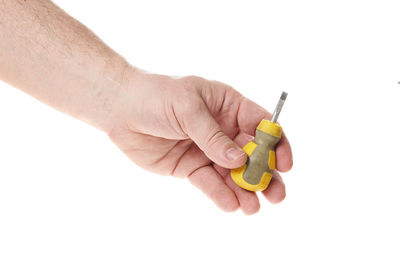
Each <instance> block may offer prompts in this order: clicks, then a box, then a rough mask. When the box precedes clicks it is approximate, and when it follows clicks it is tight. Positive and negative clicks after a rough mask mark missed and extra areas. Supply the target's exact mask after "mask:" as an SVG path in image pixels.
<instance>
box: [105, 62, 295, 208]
mask: <svg viewBox="0 0 400 267" xmlns="http://www.w3.org/2000/svg"><path fill="white" fill-rule="evenodd" d="M128 69H129V70H128V71H127V72H126V74H125V79H124V81H123V82H122V83H121V87H120V90H121V92H119V94H117V95H119V96H118V99H117V100H116V101H114V104H113V105H114V110H115V112H114V115H113V116H114V126H113V127H112V129H111V131H110V132H109V136H110V138H111V140H112V141H113V142H114V143H115V144H116V145H117V146H118V147H119V148H120V149H121V150H122V151H123V152H124V153H125V154H126V155H127V156H128V157H129V158H130V159H131V160H132V161H133V162H135V163H136V164H137V165H139V166H141V167H143V168H144V169H147V170H150V171H152V172H155V173H158V174H162V175H171V176H175V177H188V179H189V181H190V182H191V183H192V184H193V185H195V186H196V187H198V188H199V189H201V190H202V191H203V192H204V193H205V194H206V195H207V196H208V197H210V198H211V199H212V200H213V201H214V202H215V204H216V205H217V206H218V207H219V208H221V209H222V210H224V211H234V210H236V209H238V208H239V207H240V208H241V209H242V210H243V212H244V213H246V214H253V213H256V212H257V211H258V210H259V208H260V203H259V199H258V197H257V195H256V193H255V192H249V191H247V190H244V189H242V188H240V187H239V186H237V185H236V184H235V183H234V182H233V180H232V178H231V177H230V169H232V168H237V167H240V166H241V165H243V164H244V163H245V162H246V159H247V155H246V154H245V153H244V151H243V150H242V149H241V148H240V147H243V146H244V145H245V144H246V143H248V142H249V141H251V140H252V139H253V135H254V133H255V129H256V127H257V125H258V123H259V122H260V120H261V119H263V118H270V117H271V114H270V113H268V112H267V111H265V110H264V109H263V108H261V107H260V106H258V105H257V104H255V103H254V102H252V101H250V100H248V99H246V98H245V97H243V96H242V95H241V94H239V93H238V92H237V91H235V90H234V89H232V88H231V87H230V86H228V85H226V84H223V83H220V82H216V81H208V80H205V79H203V78H200V77H194V76H190V77H183V78H172V77H169V76H163V75H156V74H150V73H145V72H142V71H139V70H134V69H132V68H130V67H129V68H128ZM232 140H233V141H232ZM276 156H277V170H278V171H280V172H285V171H288V170H290V168H291V167H292V152H291V148H290V145H289V142H288V140H287V138H286V136H285V135H284V134H283V136H282V139H281V141H280V143H279V144H278V146H277V148H276ZM262 194H263V195H264V196H265V197H266V198H267V199H268V200H269V201H270V202H272V203H278V202H280V201H282V200H283V199H284V198H285V194H286V193H285V185H284V183H283V181H282V178H281V176H280V175H279V173H278V172H275V173H274V176H273V178H272V181H271V183H270V185H269V187H268V188H267V189H266V190H265V191H263V192H262Z"/></svg>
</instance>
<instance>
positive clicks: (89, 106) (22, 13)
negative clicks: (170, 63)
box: [0, 0, 132, 132]
mask: <svg viewBox="0 0 400 267" xmlns="http://www.w3.org/2000/svg"><path fill="white" fill-rule="evenodd" d="M127 68H128V65H127V63H126V62H125V60H124V59H123V58H122V57H120V56H119V55H118V54H117V53H115V52H114V51H113V50H111V49H110V48H109V47H108V46H107V45H105V44H104V43H103V42H102V41H101V40H100V39H99V38H97V37H96V36H95V35H94V34H93V33H92V32H91V31H90V30H89V29H87V28H86V27H85V26H84V25H82V24H81V23H79V22H78V21H76V20H75V19H73V18H71V17H70V16H68V15H67V14H66V13H65V12H64V11H62V10H61V9H60V8H58V7H57V6H56V5H54V4H53V3H52V2H51V1H46V0H29V1H23V0H13V1H9V0H0V78H1V79H3V80H5V81H6V82H8V83H10V84H12V85H14V86H15V87H17V88H20V89H22V90H23V91H25V92H27V93H28V94H30V95H32V96H34V97H35V98H37V99H39V100H40V101H42V102H44V103H46V104H49V105H51V106H53V107H55V108H57V109H59V110H60V111H62V112H65V113H68V114H70V115H72V116H74V117H77V118H79V119H81V120H84V121H86V122H88V123H90V124H92V125H94V126H96V127H97V128H100V129H102V130H104V131H106V132H109V131H110V129H111V127H112V122H111V116H112V115H111V114H112V113H113V105H111V104H110V101H112V100H111V99H116V94H117V93H118V89H119V87H120V83H121V82H122V79H123V75H124V70H125V69H127ZM129 68H130V69H132V67H129Z"/></svg>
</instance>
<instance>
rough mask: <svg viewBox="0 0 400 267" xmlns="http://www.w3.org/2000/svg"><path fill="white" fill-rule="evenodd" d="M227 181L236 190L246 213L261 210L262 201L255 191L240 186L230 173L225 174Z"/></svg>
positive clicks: (250, 213) (241, 206)
mask: <svg viewBox="0 0 400 267" xmlns="http://www.w3.org/2000/svg"><path fill="white" fill-rule="evenodd" d="M225 182H226V184H227V185H228V186H229V188H230V189H232V191H233V192H235V194H236V197H237V199H238V201H239V205H240V208H241V209H242V211H243V213H244V214H246V215H252V214H254V213H257V212H258V211H259V210H260V201H259V200H258V197H257V194H256V193H255V192H250V191H247V190H245V189H243V188H241V187H240V186H238V185H237V184H236V183H235V182H234V181H233V180H232V178H231V175H230V173H229V174H228V175H227V176H225Z"/></svg>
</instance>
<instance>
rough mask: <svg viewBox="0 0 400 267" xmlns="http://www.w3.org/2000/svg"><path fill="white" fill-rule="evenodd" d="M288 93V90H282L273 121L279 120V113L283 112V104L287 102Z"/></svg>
mask: <svg viewBox="0 0 400 267" xmlns="http://www.w3.org/2000/svg"><path fill="white" fill-rule="evenodd" d="M287 95H288V94H287V93H286V92H282V94H281V98H279V102H278V104H277V105H276V108H275V110H274V113H273V114H272V119H271V121H272V122H276V121H277V120H278V117H279V114H280V113H281V110H282V107H283V104H285V100H286V97H287Z"/></svg>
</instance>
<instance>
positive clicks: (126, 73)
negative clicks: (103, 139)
mask: <svg viewBox="0 0 400 267" xmlns="http://www.w3.org/2000/svg"><path fill="white" fill-rule="evenodd" d="M136 71H137V69H136V68H135V67H133V66H131V65H130V64H129V63H128V62H127V61H126V60H125V59H124V58H122V57H121V56H119V55H116V56H114V57H113V58H112V59H110V60H108V61H107V62H106V66H105V67H104V68H103V69H102V70H101V71H100V72H99V73H98V74H97V76H98V78H97V79H96V82H95V83H94V86H93V88H92V90H93V103H91V104H89V105H88V106H87V107H86V108H87V112H86V114H84V113H83V114H81V115H82V116H79V115H78V117H79V119H81V120H84V121H86V122H88V123H89V124H91V125H93V126H94V127H96V128H98V129H100V130H102V131H104V132H105V133H107V134H108V133H110V131H111V130H112V128H113V126H114V124H115V123H116V122H117V120H118V117H119V113H120V108H121V106H122V105H123V102H122V101H123V98H124V94H125V93H126V92H125V91H126V88H127V85H128V84H129V80H130V79H131V76H132V74H133V73H135V72H136Z"/></svg>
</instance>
